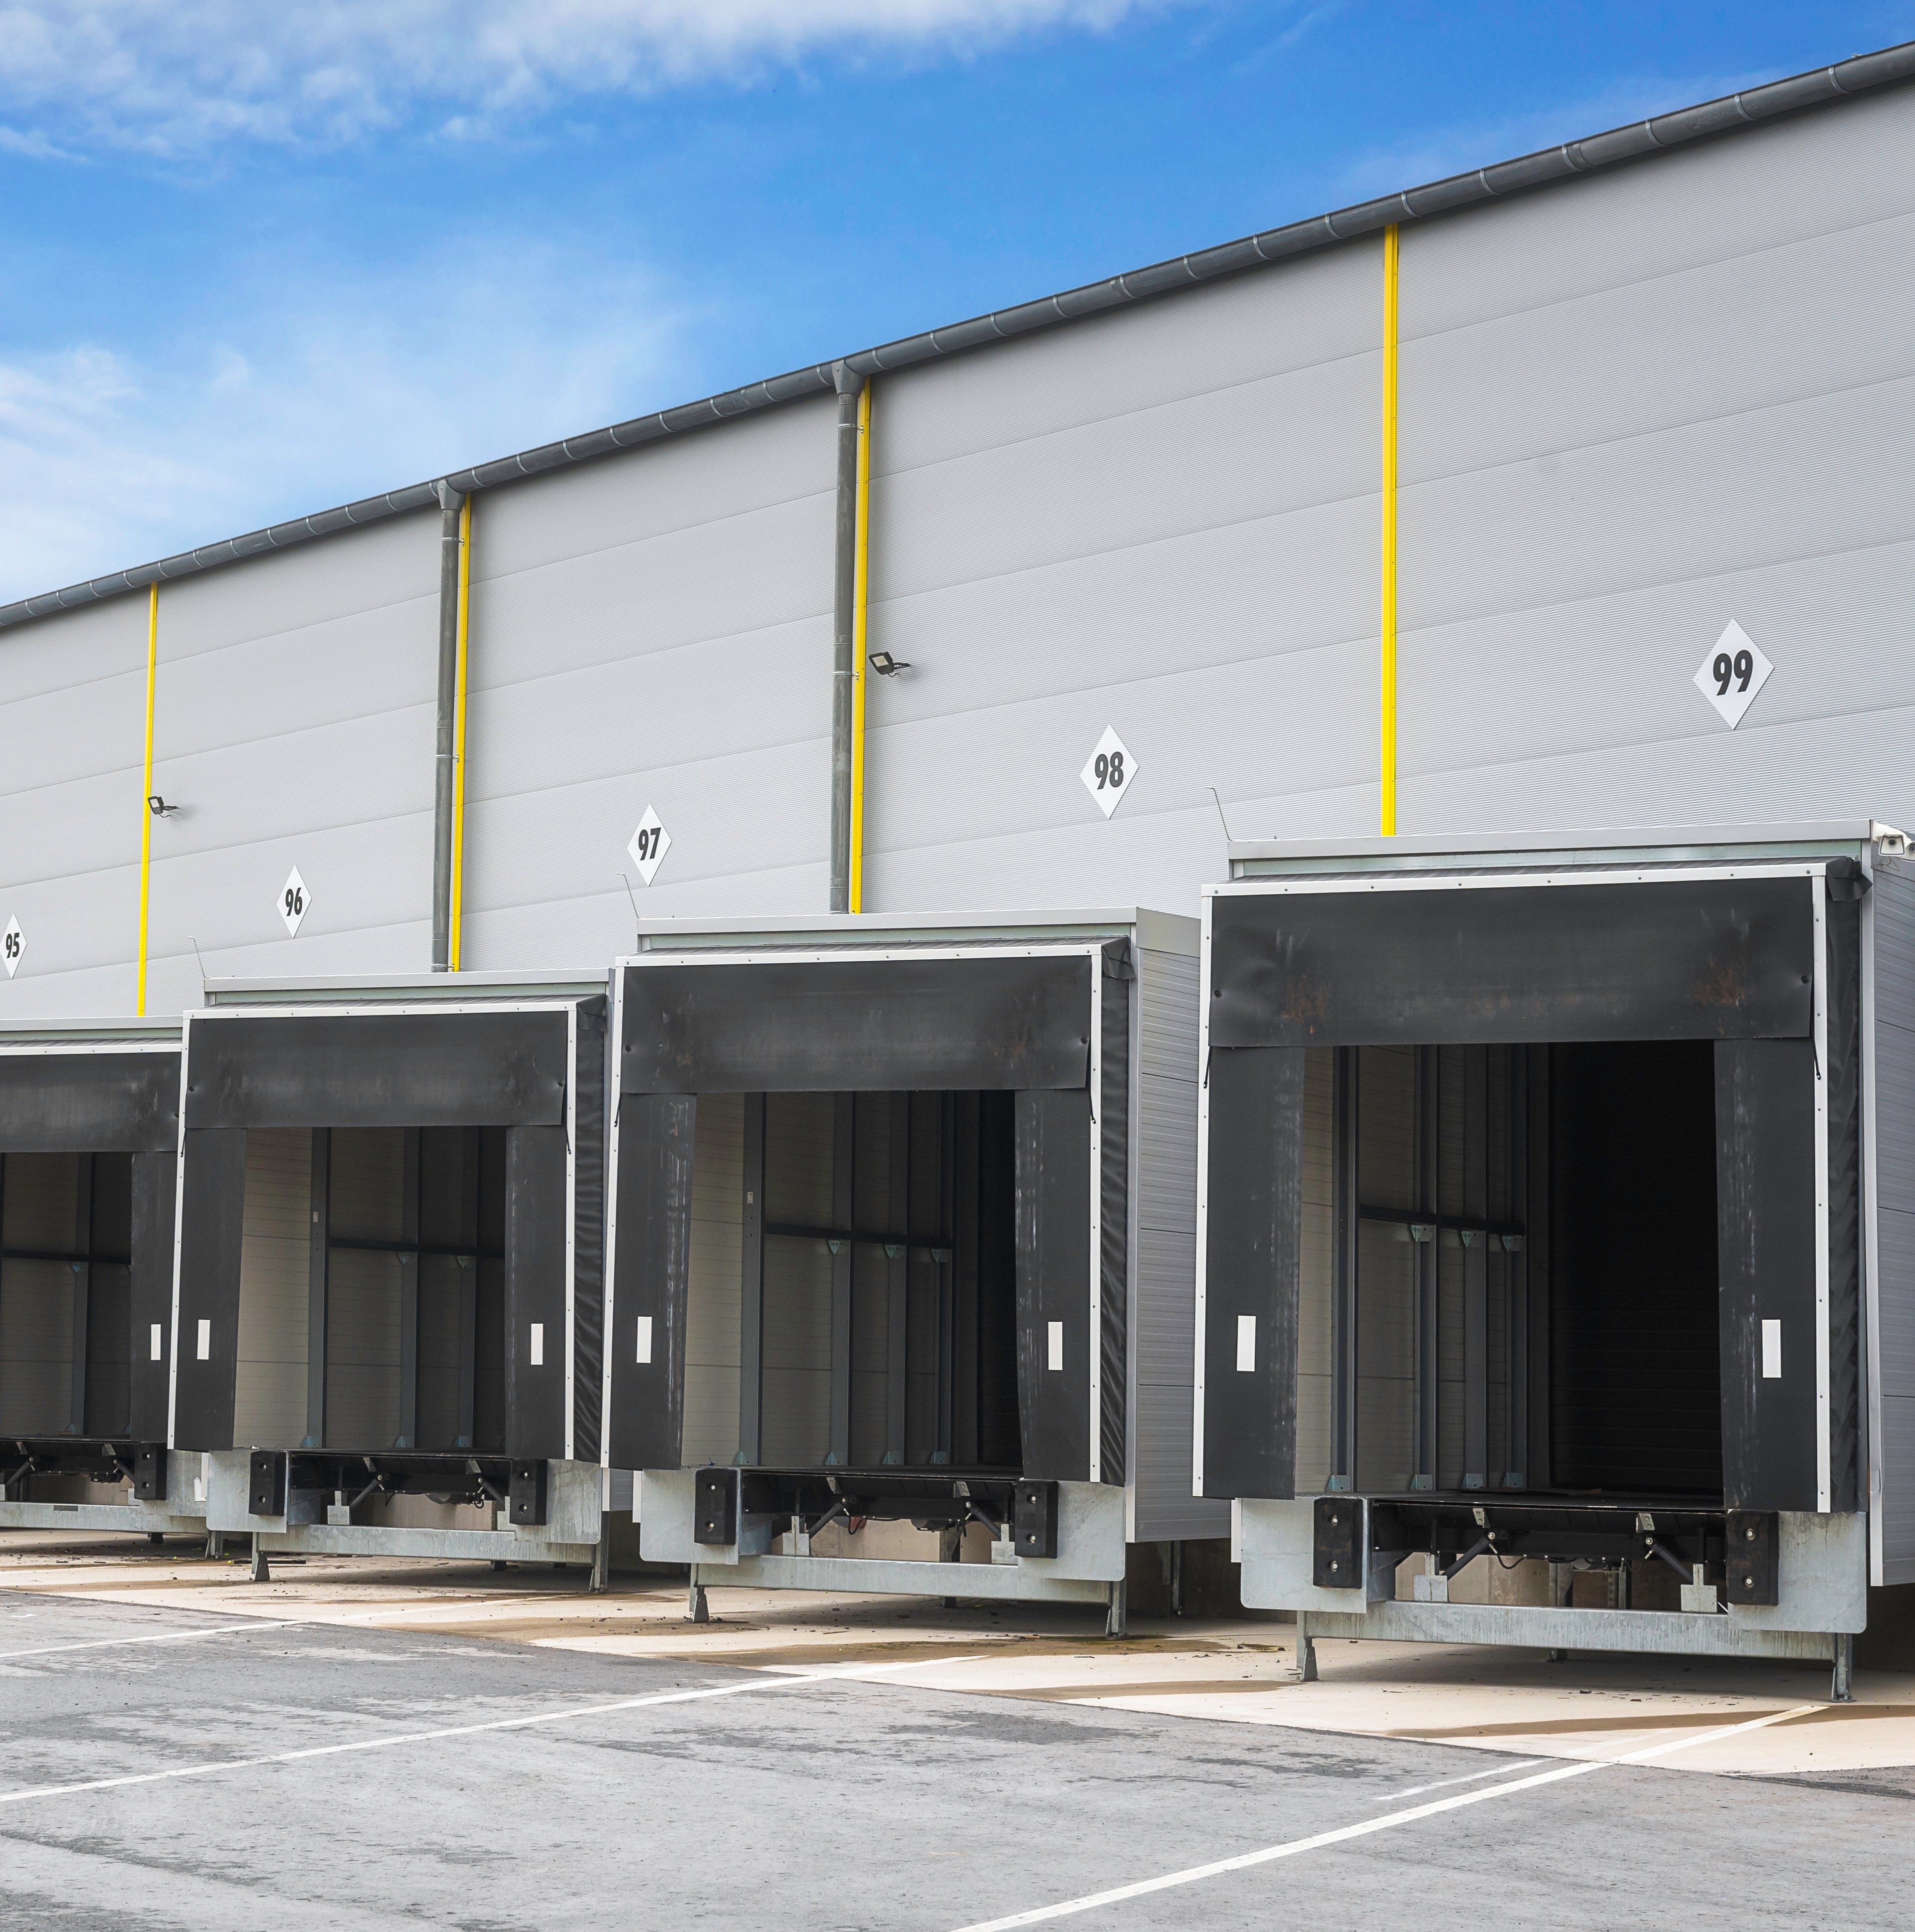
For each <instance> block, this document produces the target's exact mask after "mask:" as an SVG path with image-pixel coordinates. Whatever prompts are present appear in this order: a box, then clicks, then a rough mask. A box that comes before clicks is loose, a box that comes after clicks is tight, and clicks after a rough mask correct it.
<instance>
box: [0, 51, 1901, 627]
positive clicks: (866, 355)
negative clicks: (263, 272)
mask: <svg viewBox="0 0 1915 1932" xmlns="http://www.w3.org/2000/svg"><path fill="white" fill-rule="evenodd" d="M1910 78H1915V40H1907V41H1904V42H1902V43H1901V44H1900V45H1899V46H1892V47H1886V48H1884V49H1882V50H1881V51H1880V52H1877V53H1870V54H1858V55H1856V57H1855V58H1853V59H1852V60H1846V61H1841V62H1837V63H1836V64H1835V65H1834V66H1832V67H1822V68H1815V69H1814V70H1813V71H1811V72H1810V73H1808V74H1796V75H1793V76H1792V77H1790V78H1789V79H1787V80H1777V81H1771V82H1769V83H1768V84H1767V85H1766V86H1762V87H1753V88H1750V89H1748V90H1747V91H1746V92H1743V93H1741V94H1730V95H1724V96H1722V98H1721V99H1719V100H1716V101H1705V102H1703V103H1702V104H1700V106H1698V107H1682V108H1678V109H1676V110H1675V111H1674V112H1673V113H1669V114H1663V115H1658V116H1656V117H1655V118H1654V119H1653V120H1649V121H1631V123H1630V124H1628V126H1626V127H1614V128H1611V129H1610V130H1609V131H1608V132H1607V133H1601V134H1595V135H1592V136H1589V138H1588V139H1585V140H1581V141H1571V142H1565V143H1564V144H1563V145H1562V146H1560V147H1555V148H1542V149H1541V150H1539V151H1538V152H1536V153H1535V154H1524V155H1522V156H1520V157H1518V158H1517V159H1516V160H1510V161H1502V162H1499V163H1496V164H1495V165H1494V166H1490V167H1486V168H1477V169H1472V171H1471V172H1469V173H1468V174H1461V175H1451V176H1450V177H1449V178H1448V179H1447V180H1445V181H1431V182H1429V183H1427V184H1425V185H1424V186H1423V187H1413V188H1408V189H1406V190H1403V192H1402V193H1398V194H1393V195H1388V196H1385V197H1384V198H1383V199H1381V200H1378V201H1365V202H1358V203H1357V204H1356V205H1355V206H1354V207H1352V208H1338V209H1337V210H1336V211H1334V213H1332V214H1319V215H1316V216H1313V217H1311V218H1310V220H1307V221H1293V222H1291V223H1289V224H1287V225H1286V226H1283V227H1281V228H1271V229H1265V231H1264V232H1263V233H1261V234H1259V235H1250V236H1244V239H1242V240H1241V241H1237V242H1225V243H1223V245H1221V246H1220V247H1218V248H1206V249H1204V250H1202V251H1199V253H1197V254H1193V255H1179V256H1177V257H1174V258H1173V259H1172V260H1169V261H1167V262H1158V263H1154V264H1153V265H1152V266H1150V267H1148V268H1146V269H1133V270H1132V271H1130V272H1129V273H1128V274H1126V275H1114V276H1112V277H1111V278H1109V280H1108V281H1100V282H1089V283H1086V284H1085V285H1084V286H1083V287H1081V288H1076V289H1067V290H1064V292H1063V293H1061V294H1059V295H1054V296H1044V297H1043V298H1042V299H1040V300H1039V301H1037V302H1025V303H1022V304H1020V305H1019V306H1018V307H1016V308H1007V309H998V310H996V311H993V312H992V314H989V315H980V316H974V317H972V318H971V320H969V321H968V322H960V323H954V324H953V325H952V326H950V328H947V329H929V330H927V331H926V332H924V333H923V334H922V335H908V336H906V337H905V338H903V339H902V341H897V342H887V343H885V344H883V345H881V347H878V348H875V349H866V350H860V351H859V352H858V353H857V354H856V355H854V356H845V357H842V358H839V359H834V360H833V361H831V362H818V363H814V364H813V365H812V366H811V367H810V368H808V369H796V370H793V371H791V372H790V373H789V374H786V375H782V376H773V377H770V378H769V379H768V380H766V381H764V382H761V383H752V384H750V385H749V386H747V387H746V388H744V389H728V390H727V391H725V392H724V394H722V395H716V396H707V397H706V398H704V400H703V401H701V402H695V403H686V404H682V405H681V406H680V407H678V408H677V409H671V410H659V411H657V412H656V413H653V414H652V415H650V416H635V417H634V418H632V420H631V421H630V422H622V423H614V424H613V425H611V427H610V428H606V429H599V430H593V431H590V432H589V433H588V434H586V435H584V436H578V437H567V438H566V440H564V441H563V442H562V443H545V444H542V445H541V446H539V448H538V449H527V450H521V452H519V454H518V455H516V456H507V457H502V458H500V459H499V460H497V461H496V462H492V463H479V464H478V465H477V466H476V467H474V468H472V469H461V470H458V471H455V472H453V473H452V475H448V476H446V477H445V478H443V479H441V480H440V481H434V482H430V483H415V484H412V485H411V486H410V487H408V488H406V489H403V490H390V491H389V492H387V493H386V495H384V496H366V497H362V498H361V499H359V501H358V502H355V503H346V504H343V505H341V506H340V507H339V508H337V509H332V510H322V511H320V512H319V513H318V514H317V515H316V516H311V517H296V518H295V519H294V520H293V521H291V522H290V523H275V524H272V526H269V528H267V529H263V530H254V531H252V532H251V533H250V534H248V535H245V536H240V537H230V538H227V540H226V541H224V542H223V543H217V544H207V545H206V546H205V547H203V548H202V549H200V550H183V551H182V552H181V553H179V555H178V556H169V557H162V558H161V559H160V560H159V561H158V562H155V563H143V564H140V565H136V566H135V567H134V568H133V569H131V570H122V571H115V572H114V573H113V574H112V575H111V576H108V577H94V578H93V579H92V580H90V581H89V582H87V583H75V584H71V585H69V586H68V588H66V589H64V590H54V591H49V592H46V593H45V594H44V595H41V596H38V597H27V598H21V599H20V601H18V602H17V603H12V604H0V629H4V628H7V627H8V625H14V624H20V623H25V622H27V621H28V620H29V619H32V618H35V617H41V616H49V615H50V614H51V613H53V612H55V611H58V610H72V609H74V607H77V606H78V605H80V604H97V603H99V602H101V601H103V600H104V599H105V598H109V597H117V596H119V595H123V594H124V593H125V592H128V591H129V590H140V589H145V588H146V586H147V585H148V584H149V583H171V582H173V580H175V579H176V578H178V577H191V576H196V575H197V574H199V573H200V571H205V570H213V569H217V568H219V567H220V566H221V565H224V564H229V563H237V562H241V561H242V559H245V558H247V557H251V556H260V555H262V554H263V553H265V552H266V551H268V550H284V549H286V548H287V547H289V546H290V545H291V544H301V543H306V542H309V541H311V539H312V538H315V537H323V536H331V535H333V534H334V533H335V532H338V531H340V530H344V529H356V528H357V527H358V526H360V525H362V524H365V523H383V522H384V521H385V520H386V518H388V517H397V516H404V515H406V514H408V513H409V512H410V511H416V510H425V509H430V508H434V507H435V506H437V505H438V503H439V502H440V492H441V490H449V491H452V492H454V493H457V494H458V495H461V496H467V495H470V494H473V493H475V492H477V491H479V490H494V489H497V488H498V487H500V486H501V485H502V484H507V483H516V482H518V481H521V480H522V479H523V478H526V477H529V476H539V475H544V474H545V472H547V471H548V470H553V469H568V468H570V467H571V466H572V465H574V464H575V463H591V462H595V461H596V460H598V459H599V458H600V457H603V456H610V455H614V454H615V453H616V452H618V451H620V450H625V449H640V448H642V447H643V446H644V445H645V444H647V443H659V442H663V441H665V440H667V439H668V438H671V437H677V436H682V435H683V434H686V432H688V431H692V430H698V429H707V428H710V427H711V426H712V425H714V424H716V423H721V422H730V421H731V419H733V418H734V417H737V416H751V415H754V414H755V413H757V412H758V411H759V410H767V409H775V408H776V407H778V406H779V404H784V403H790V402H796V401H800V400H801V399H803V398H806V397H811V396H828V395H833V394H835V393H836V392H837V390H838V387H839V371H844V372H845V373H846V374H849V375H852V376H856V377H868V376H873V375H876V374H879V373H880V372H881V371H887V370H893V369H907V368H911V367H913V366H914V365H916V364H918V363H923V362H938V361H939V360H941V359H943V358H944V357H945V356H959V355H962V354H964V353H965V352H967V351H968V350H973V349H980V348H983V347H985V346H986V344H990V343H993V342H1002V341H1009V340H1010V339H1011V338H1013V337H1016V336H1020V335H1030V334H1031V333H1033V332H1034V331H1037V330H1039V329H1052V328H1055V327H1056V326H1058V324H1060V323H1066V322H1073V321H1075V320H1077V318H1078V317H1080V316H1087V315H1096V314H1100V313H1102V312H1103V311H1106V310H1109V309H1117V308H1127V307H1129V306H1130V305H1132V304H1133V303H1136V302H1148V301H1151V300H1153V299H1155V298H1156V297H1157V296H1164V295H1169V294H1172V293H1175V291H1176V290H1179V289H1185V288H1191V287H1196V285H1197V284H1200V283H1203V282H1212V281H1220V280H1222V279H1223V278H1225V277H1226V276H1230V275H1241V274H1242V273H1244V272H1245V271H1246V270H1247V269H1256V268H1261V267H1264V266H1268V264H1271V263H1277V262H1283V261H1288V260H1291V259H1292V258H1293V257H1296V256H1299V255H1308V254H1315V253H1316V251H1319V249H1324V248H1334V246H1336V245H1337V244H1338V243H1339V242H1347V241H1349V240H1350V239H1352V237H1354V236H1359V235H1370V234H1374V233H1376V231H1377V230H1378V229H1382V228H1385V227H1387V226H1388V225H1389V224H1390V223H1391V222H1410V221H1422V220H1428V219H1429V218H1430V217H1431V216H1433V215H1438V214H1451V213H1454V211H1456V210H1457V209H1458V208H1469V207H1472V206H1474V205H1477V204H1478V203H1480V202H1486V201H1499V200H1501V199H1503V198H1504V197H1505V196H1508V195H1512V194H1522V193H1527V192H1528V191H1529V190H1531V189H1532V188H1538V187H1547V186H1548V185H1550V184H1551V183H1552V182H1555V181H1564V180H1567V179H1568V178H1570V177H1571V176H1573V175H1585V174H1590V173H1593V172H1596V171H1597V170H1598V169H1607V168H1612V167H1616V166H1620V165H1622V163H1625V162H1628V161H1633V160H1640V158H1641V157H1643V156H1644V155H1647V154H1658V153H1661V151H1664V149H1666V148H1678V147H1682V146H1685V145H1687V144H1688V142H1691V141H1700V140H1706V139H1709V137H1711V136H1714V135H1717V134H1723V133H1729V132H1730V131H1732V130H1734V129H1736V128H1739V127H1750V126H1752V125H1754V124H1756V123H1757V122H1760V121H1771V120H1774V119H1775V118H1777V117H1778V115H1786V114H1794V113H1799V112H1801V111H1802V110H1804V109H1807V108H1813V107H1827V106H1829V105H1831V104H1833V103H1834V102H1836V101H1841V100H1844V99H1847V98H1850V97H1851V96H1853V95H1858V94H1865V93H1867V92H1870V91H1871V90H1872V89H1876V88H1880V87H1886V86H1892V85H1893V84H1895V83H1897V82H1899V81H1904V80H1909V79H1910Z"/></svg>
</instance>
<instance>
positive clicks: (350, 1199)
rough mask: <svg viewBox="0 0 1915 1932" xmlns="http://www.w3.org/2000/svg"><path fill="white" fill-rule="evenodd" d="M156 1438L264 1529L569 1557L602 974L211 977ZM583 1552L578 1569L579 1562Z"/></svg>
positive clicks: (326, 1538) (596, 1484) (190, 1118)
mask: <svg viewBox="0 0 1915 1932" xmlns="http://www.w3.org/2000/svg"><path fill="white" fill-rule="evenodd" d="M605 1008H606V1000H605V992H604V981H603V980H602V978H600V979H598V980H592V979H590V978H589V977H586V976H581V975H577V974H574V975H570V976H563V977H560V976H552V977H537V976H535V977H527V976H524V975H513V976H486V975H482V974H462V975H461V976H459V977H458V979H456V980H454V979H452V977H450V976H446V977H440V978H439V979H437V980H430V981H427V982H425V983H420V982H419V981H417V980H377V981H368V980H352V981H327V982H324V983H319V984H312V983H306V984H302V985H297V986H294V985H289V984H288V983H285V982H283V981H273V982H263V983H262V982H251V983H236V982H226V983H216V984H215V986H213V987H212V989H209V1005H208V1006H207V1007H206V1009H205V1010H198V1011H195V1012H194V1013H190V1014H188V1016H187V1019H186V1024H185V1101H184V1109H185V1118H184V1121H183V1123H182V1132H181V1133H180V1136H179V1154H178V1160H179V1204H180V1205H179V1233H178V1241H179V1301H178V1325H179V1326H178V1332H179V1335H180V1337H181V1338H182V1340H181V1345H180V1347H179V1349H178V1350H177V1352H176V1360H175V1377H174V1382H173V1394H172V1410H171V1424H170V1428H171V1436H170V1439H171V1441H172V1442H173V1445H174V1446H175V1448H177V1449H179V1450H183V1451H192V1450H197V1451H200V1452H201V1456H202V1459H203V1469H202V1471H201V1474H200V1480H201V1481H203V1484H204V1485H205V1493H206V1509H207V1519H206V1520H207V1528H208V1529H209V1531H210V1532H214V1533H221V1532H229V1531H243V1532H250V1533H251V1535H252V1536H253V1538H254V1552H255V1568H256V1570H262V1571H263V1568H264V1565H265V1562H266V1558H267V1557H269V1556H270V1555H271V1554H272V1553H274V1552H276V1551H293V1550H319V1551H329V1552H333V1553H340V1554H353V1553H359V1554H365V1555H380V1556H463V1557H487V1558H490V1559H493V1560H494V1561H497V1562H522V1561H528V1560H540V1561H547V1562H575V1563H587V1562H593V1563H596V1562H597V1561H598V1559H599V1556H600V1554H601V1552H602V1538H601V1534H600V1532H601V1529H602V1522H603V1505H604V1481H603V1478H602V1475H601V1471H600V1468H599V1382H600V1355H599V1333H600V1330H599V1320H600V1313H601V1310H602V1295H603V1291H602V1276H601V1272H600V1259H599V1258H600V1253H601V1244H600V1241H599V1226H600V1217H601V1213H602V1209H601V1206H600V1202H601V1198H602V1175H603V1148H604V1106H605V1103H604V1094H605ZM601 1574H602V1573H601Z"/></svg>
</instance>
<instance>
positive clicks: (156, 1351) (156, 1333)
mask: <svg viewBox="0 0 1915 1932" xmlns="http://www.w3.org/2000/svg"><path fill="white" fill-rule="evenodd" d="M165 1352H166V1344H165V1343H164V1341H163V1340H161V1335H160V1325H159V1324H158V1322H155V1323H154V1324H153V1359H154V1361H156V1362H157V1361H159V1360H160V1358H161V1356H162V1355H164V1353H165Z"/></svg>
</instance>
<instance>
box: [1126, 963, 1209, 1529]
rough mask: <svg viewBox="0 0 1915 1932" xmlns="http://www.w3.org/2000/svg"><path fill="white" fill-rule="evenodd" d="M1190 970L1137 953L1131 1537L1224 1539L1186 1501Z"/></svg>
mask: <svg viewBox="0 0 1915 1932" xmlns="http://www.w3.org/2000/svg"><path fill="white" fill-rule="evenodd" d="M1198 964H1199V962H1197V961H1196V959H1193V958H1190V957H1188V956H1184V955H1181V954H1176V953H1159V952H1154V951H1142V952H1140V953H1139V971H1138V977H1137V985H1136V998H1137V1002H1138V1016H1137V1018H1138V1024H1137V1035H1138V1065H1139V1077H1138V1083H1137V1129H1136V1133H1137V1140H1138V1143H1139V1145H1138V1150H1137V1174H1138V1200H1137V1204H1136V1222H1137V1254H1136V1304H1135V1311H1136V1312H1135V1329H1136V1332H1135V1334H1134V1335H1133V1337H1132V1340H1131V1358H1132V1361H1133V1364H1134V1365H1135V1366H1134V1371H1133V1373H1134V1376H1135V1385H1136V1389H1135V1393H1136V1426H1135V1428H1134V1430H1133V1442H1134V1445H1135V1460H1134V1463H1133V1465H1132V1466H1131V1469H1130V1476H1131V1481H1132V1482H1133V1486H1134V1487H1135V1490H1136V1537H1137V1539H1138V1541H1140V1542H1149V1541H1177V1540H1180V1539H1184V1538H1199V1537H1212V1536H1225V1535H1229V1528H1230V1514H1229V1508H1228V1506H1227V1505H1225V1504H1223V1503H1220V1502H1208V1501H1206V1500H1205V1499H1202V1498H1199V1497H1197V1496H1193V1495H1192V1494H1191V1460H1192V1459H1191V1448H1192V1444H1191V1433H1190V1431H1191V1423H1192V1418H1193V1413H1194V1404H1195V1401H1196V1371H1195V1356H1194V1352H1193V1351H1194V1337H1195V1324H1196V1169H1197V1075H1198V1066H1197V998H1198V995H1197V988H1198Z"/></svg>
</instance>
